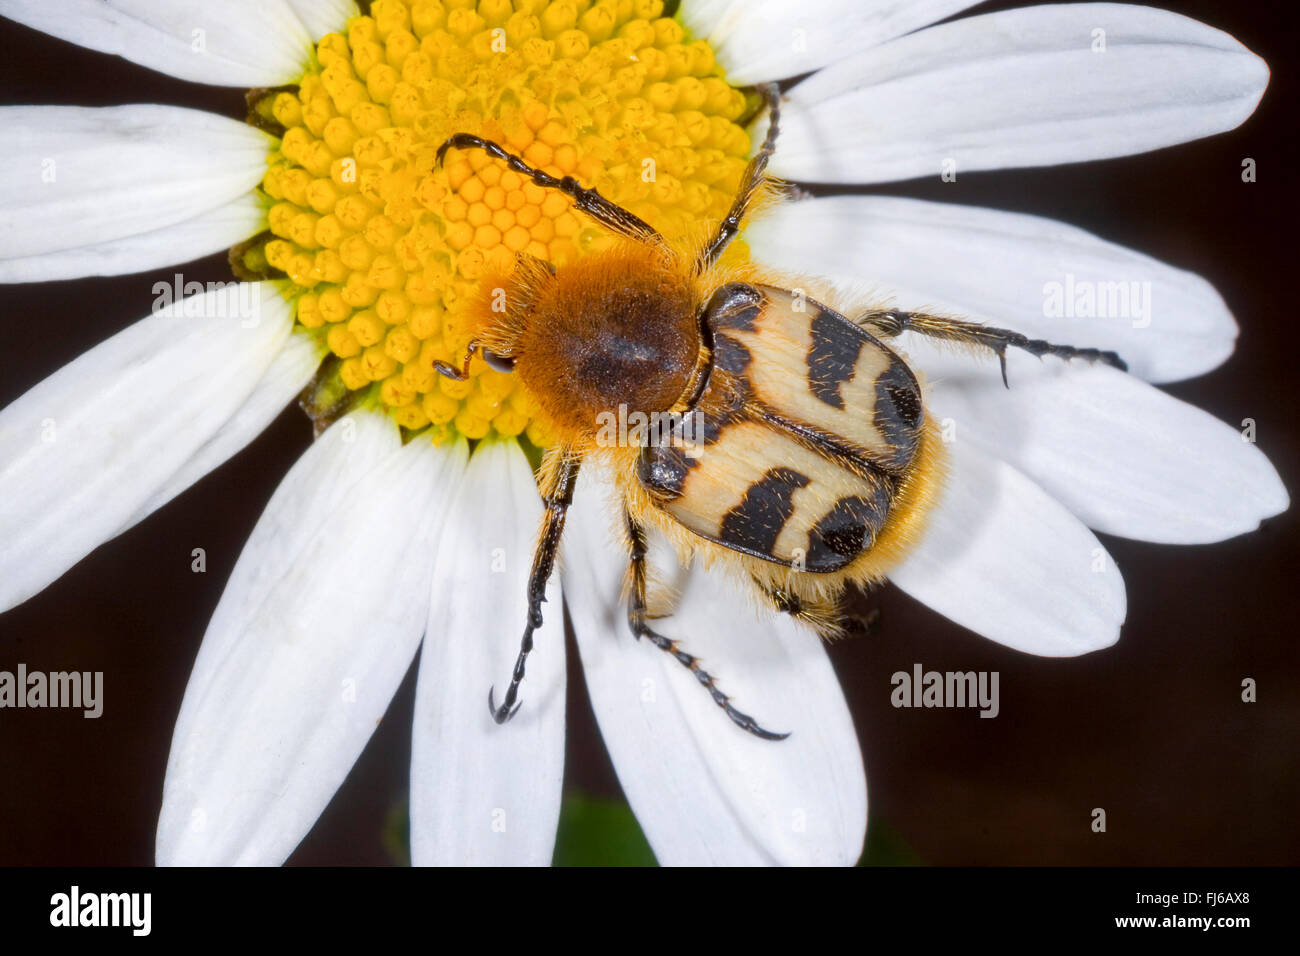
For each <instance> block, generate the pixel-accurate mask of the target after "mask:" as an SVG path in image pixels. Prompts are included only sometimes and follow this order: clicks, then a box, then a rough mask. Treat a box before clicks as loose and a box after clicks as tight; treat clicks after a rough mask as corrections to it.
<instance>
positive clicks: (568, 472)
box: [488, 449, 578, 724]
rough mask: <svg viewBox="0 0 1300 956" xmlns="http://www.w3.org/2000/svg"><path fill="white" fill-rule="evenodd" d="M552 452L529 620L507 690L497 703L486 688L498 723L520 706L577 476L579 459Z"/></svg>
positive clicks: (535, 554)
mask: <svg viewBox="0 0 1300 956" xmlns="http://www.w3.org/2000/svg"><path fill="white" fill-rule="evenodd" d="M555 454H556V456H557V458H556V465H555V467H554V469H546V472H547V473H548V474H552V475H553V477H552V478H551V479H550V480H549V481H548V482H547V485H548V487H547V488H546V492H545V497H546V514H545V515H544V516H543V518H542V535H541V540H540V541H539V542H538V544H537V550H536V551H535V552H533V569H532V572H531V573H530V574H529V575H528V620H527V622H526V623H525V624H524V636H523V639H522V640H521V641H520V642H519V656H518V657H517V658H516V659H515V669H514V671H513V672H512V674H511V676H510V687H509V688H508V689H507V690H506V696H505V699H504V700H502V702H501V706H500V707H498V706H497V705H496V701H495V699H494V690H493V689H491V688H489V690H488V709H489V710H490V711H491V712H492V719H493V720H495V721H496V722H497V723H498V724H504V723H505V722H506V721H507V720H509V719H510V718H511V717H513V716H514V715H515V712H516V711H517V710H519V704H518V703H516V702H515V701H516V699H517V698H518V696H519V684H520V682H522V681H523V679H524V665H525V663H526V662H527V660H528V654H529V652H530V651H532V649H533V632H534V631H536V630H537V629H538V628H539V627H541V626H542V604H543V602H545V601H546V582H547V581H548V580H549V579H550V577H551V571H552V570H554V568H555V554H556V552H557V551H558V549H559V547H560V537H561V535H562V534H563V533H564V518H565V515H566V514H567V513H568V510H569V505H570V504H572V503H573V487H574V485H575V484H576V483H577V480H578V459H577V458H576V457H575V456H573V455H572V454H570V453H569V452H568V451H567V450H565V449H559V450H558V451H557V452H556V453H555Z"/></svg>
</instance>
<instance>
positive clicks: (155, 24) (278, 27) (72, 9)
mask: <svg viewBox="0 0 1300 956" xmlns="http://www.w3.org/2000/svg"><path fill="white" fill-rule="evenodd" d="M0 16H6V17H8V18H9V19H11V20H17V21H18V22H19V23H25V24H26V25H27V26H29V27H34V28H35V29H37V30H40V31H42V32H43V33H48V34H50V35H51V36H56V37H59V38H60V39H63V40H69V41H71V42H72V43H76V44H79V45H80V46H84V47H89V48H90V49H92V50H98V51H99V52H101V53H109V54H116V55H118V56H121V57H125V58H126V59H128V60H131V61H132V62H134V63H139V64H140V65H142V66H147V67H149V69H151V70H158V71H159V72H161V73H167V74H170V75H171V76H176V77H180V78H181V79H182V80H193V81H194V82H196V83H214V84H217V85H219V86H242V87H253V86H281V85H284V84H288V83H294V82H296V81H297V80H299V79H300V78H301V77H302V74H303V71H304V70H305V69H306V68H307V64H308V63H309V62H310V58H311V50H312V40H313V38H312V37H311V36H309V35H308V34H307V32H306V30H304V29H303V21H301V20H299V18H298V16H297V15H296V14H295V13H294V10H293V9H292V8H291V7H290V6H289V5H288V4H287V3H285V2H284V0H222V2H221V3H211V2H205V0H0Z"/></svg>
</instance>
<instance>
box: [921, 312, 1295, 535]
mask: <svg viewBox="0 0 1300 956" xmlns="http://www.w3.org/2000/svg"><path fill="white" fill-rule="evenodd" d="M904 348H905V349H906V351H907V355H908V358H909V359H910V360H912V361H916V362H918V363H919V365H920V367H921V368H923V369H929V368H933V367H934V366H935V365H936V364H937V362H936V360H937V361H944V360H946V359H947V356H942V355H939V354H937V349H936V348H935V346H933V345H931V344H929V343H925V342H921V341H918V340H917V339H915V338H909V340H908V341H907V343H906V344H905V346H904ZM947 364H948V366H949V367H950V368H951V366H952V364H953V363H951V361H950V360H948V361H947ZM1007 377H1008V381H1009V382H1010V384H1011V387H1010V388H1009V389H1007V388H1003V386H1002V379H1001V377H1000V376H999V375H998V373H997V371H996V368H995V367H990V366H988V365H986V364H984V363H975V362H967V363H966V364H965V365H964V367H962V368H961V370H960V371H959V372H957V374H956V375H949V376H946V377H944V378H942V379H941V380H939V381H937V382H935V383H934V384H933V385H932V387H931V389H930V391H929V395H928V398H927V404H928V405H929V407H930V410H931V412H932V413H933V414H934V415H935V417H937V418H942V417H946V418H951V419H952V422H953V427H954V428H955V430H956V434H957V435H958V436H959V437H961V438H963V439H964V438H969V439H971V440H973V441H975V442H977V443H978V444H980V445H981V446H982V447H983V448H985V449H986V450H987V451H989V452H991V453H992V454H994V455H996V456H997V457H999V458H1001V459H1003V460H1004V461H1007V462H1009V463H1011V464H1012V465H1014V466H1015V467H1016V468H1018V469H1020V470H1021V471H1023V472H1024V473H1025V474H1027V475H1028V476H1029V477H1031V478H1033V479H1034V481H1036V482H1037V483H1038V484H1039V485H1041V486H1042V488H1043V490H1044V491H1046V492H1047V493H1048V494H1050V495H1052V496H1053V497H1055V498H1056V499H1057V500H1058V501H1060V502H1061V503H1062V504H1063V505H1065V506H1066V507H1067V508H1069V509H1070V510H1071V511H1072V512H1074V513H1075V514H1076V515H1077V516H1078V517H1080V518H1082V519H1083V521H1084V523H1086V524H1087V525H1088V527H1090V528H1095V529H1096V530H1098V531H1103V532H1105V533H1107V534H1116V535H1122V536H1124V537H1128V538H1139V539H1141V540H1144V541H1156V542H1160V543H1162V544H1203V543H1209V542H1213V541H1222V540H1223V539H1224V538H1230V537H1232V536H1234V535H1238V534H1244V533H1246V532H1247V531H1253V530H1254V529H1255V528H1257V527H1258V526H1259V522H1260V520H1261V519H1263V518H1268V517H1271V516H1273V515H1275V514H1279V513H1280V512H1282V511H1285V510H1286V508H1287V506H1288V504H1289V500H1288V498H1287V493H1286V489H1285V488H1284V487H1283V486H1282V482H1281V479H1280V478H1278V475H1277V472H1276V471H1275V470H1274V468H1273V466H1272V465H1271V464H1269V461H1268V459H1267V458H1266V457H1265V456H1264V454H1263V452H1261V451H1260V450H1259V449H1258V448H1257V447H1256V446H1255V445H1254V444H1252V443H1250V442H1249V441H1247V440H1245V439H1244V438H1243V437H1242V432H1240V431H1238V430H1237V429H1235V428H1232V427H1230V426H1229V425H1226V424H1224V423H1223V422H1221V421H1219V420H1218V419H1216V418H1214V417H1213V416H1211V415H1208V414H1206V413H1205V412H1203V411H1201V410H1200V409H1199V408H1195V407H1193V406H1192V405H1188V404H1186V403H1185V402H1180V401H1178V400H1177V399H1176V398H1172V397H1170V396H1169V395H1166V394H1164V393H1163V392H1161V391H1159V390H1157V389H1155V388H1152V387H1151V386H1150V385H1147V384H1146V383H1144V382H1141V381H1139V380H1138V379H1135V378H1133V376H1131V375H1125V374H1124V373H1123V372H1120V371H1117V370H1116V369H1113V368H1109V367H1107V366H1097V365H1088V364H1086V363H1083V362H1077V361H1076V362H1068V363H1067V362H1062V361H1059V360H1057V359H1053V358H1047V359H1042V360H1039V359H1035V358H1033V357H1032V356H1029V355H1023V354H1021V353H1018V352H1017V353H1013V354H1010V355H1008V356H1007Z"/></svg>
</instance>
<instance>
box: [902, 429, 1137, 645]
mask: <svg viewBox="0 0 1300 956" xmlns="http://www.w3.org/2000/svg"><path fill="white" fill-rule="evenodd" d="M947 447H948V450H949V451H950V453H951V472H950V474H949V475H948V480H947V483H946V487H945V488H944V490H943V493H942V497H941V498H940V500H939V502H938V504H937V505H936V506H935V508H934V510H933V512H932V513H931V515H930V518H929V524H928V526H927V528H926V530H925V533H924V536H923V537H922V538H921V541H920V543H919V544H918V545H917V546H916V548H915V550H914V551H913V552H912V554H911V555H910V556H909V557H908V558H907V560H906V561H905V562H903V564H902V565H901V566H900V567H898V568H896V569H895V570H894V571H893V572H892V573H891V574H890V575H889V577H890V579H891V580H892V581H893V582H894V583H895V584H897V585H898V586H899V587H900V588H902V589H903V590H904V591H906V592H907V593H908V594H910V595H912V597H914V598H916V599H917V600H918V601H922V602H923V603H925V604H927V605H929V606H930V607H931V608H933V609H934V610H936V611H938V612H939V613H940V614H942V615H943V616H944V617H947V618H949V619H950V620H953V621H956V622H957V623H958V624H960V625H962V626H963V627H968V628H970V629H971V630H972V631H974V632H975V633H977V634H981V635H983V636H984V637H987V638H989V639H990V640H994V641H997V642H998V643H999V644H1005V645H1007V646H1008V647H1013V648H1015V649H1016V650H1018V651H1026V652H1028V653H1030V654H1041V655H1043V656H1046V657H1069V656H1073V655H1076V654H1085V653H1087V652H1088V651H1095V650H1098V649H1100V648H1103V647H1109V646H1110V645H1111V644H1114V643H1115V641H1116V640H1118V638H1119V628H1120V625H1121V624H1122V623H1123V622H1124V615H1125V611H1126V604H1125V594H1124V579H1123V578H1122V577H1121V576H1120V573H1119V570H1118V569H1117V568H1116V567H1115V562H1114V561H1112V560H1111V557H1110V555H1109V554H1108V553H1107V552H1106V549H1105V548H1103V547H1102V546H1101V543H1100V542H1099V541H1098V540H1097V538H1096V537H1095V536H1094V535H1093V534H1092V532H1091V531H1089V530H1088V529H1087V528H1086V527H1084V525H1083V523H1082V522H1081V521H1079V519H1078V518H1076V517H1074V515H1072V514H1070V512H1069V511H1067V510H1066V509H1065V507H1064V506H1063V505H1061V504H1060V503H1059V502H1057V501H1056V500H1055V499H1053V498H1052V497H1051V496H1050V495H1048V494H1047V493H1046V492H1045V491H1043V489H1042V488H1040V487H1038V486H1037V485H1036V484H1034V483H1033V482H1032V481H1030V480H1029V479H1028V478H1026V477H1025V476H1024V475H1022V474H1021V473H1020V472H1018V471H1016V469H1014V468H1012V467H1011V466H1010V465H1008V464H1006V463H1005V462H1002V461H999V460H997V459H996V458H992V457H990V456H988V455H987V454H986V453H985V452H982V451H980V450H978V449H977V448H976V447H975V445H974V443H973V442H970V441H965V440H963V439H962V438H961V435H960V433H959V434H958V436H957V440H956V441H954V442H953V443H951V444H950V445H948V446H947Z"/></svg>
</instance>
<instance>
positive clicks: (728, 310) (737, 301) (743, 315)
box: [704, 282, 767, 332]
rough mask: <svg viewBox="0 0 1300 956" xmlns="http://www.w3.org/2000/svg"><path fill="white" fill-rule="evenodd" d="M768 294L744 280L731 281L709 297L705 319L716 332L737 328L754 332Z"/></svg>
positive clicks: (705, 309)
mask: <svg viewBox="0 0 1300 956" xmlns="http://www.w3.org/2000/svg"><path fill="white" fill-rule="evenodd" d="M766 304H767V296H765V295H764V294H763V293H762V292H761V291H759V290H758V289H756V288H754V287H753V286H752V285H747V284H746V283H744V282H729V283H727V284H726V285H724V286H723V287H722V288H721V289H719V290H718V291H717V292H715V293H713V295H712V296H710V297H709V302H708V305H706V306H705V307H704V315H705V321H706V322H707V323H708V325H709V327H710V328H712V329H713V330H714V331H715V332H716V331H717V330H719V329H736V330H737V331H740V332H753V331H754V329H755V323H756V322H757V321H758V316H759V313H760V312H762V310H763V307H764V306H765V305H766Z"/></svg>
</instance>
